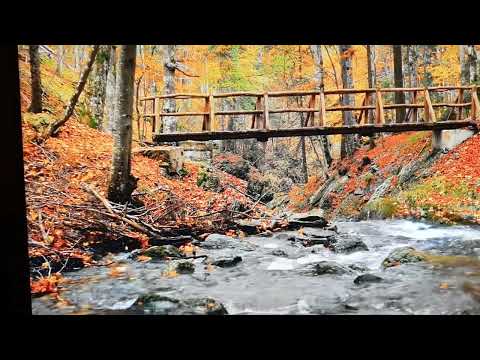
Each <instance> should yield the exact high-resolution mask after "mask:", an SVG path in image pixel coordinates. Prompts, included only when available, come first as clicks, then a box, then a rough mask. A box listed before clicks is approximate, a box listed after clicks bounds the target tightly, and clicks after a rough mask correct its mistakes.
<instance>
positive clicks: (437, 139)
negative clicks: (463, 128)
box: [432, 130, 442, 152]
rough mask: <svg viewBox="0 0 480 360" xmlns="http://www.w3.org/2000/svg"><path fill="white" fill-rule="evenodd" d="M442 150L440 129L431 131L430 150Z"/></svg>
mask: <svg viewBox="0 0 480 360" xmlns="http://www.w3.org/2000/svg"><path fill="white" fill-rule="evenodd" d="M439 150H442V130H433V133H432V152H437V151H439Z"/></svg>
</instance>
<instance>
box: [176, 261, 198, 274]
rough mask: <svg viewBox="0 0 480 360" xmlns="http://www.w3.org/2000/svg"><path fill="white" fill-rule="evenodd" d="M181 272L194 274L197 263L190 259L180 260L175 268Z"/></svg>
mask: <svg viewBox="0 0 480 360" xmlns="http://www.w3.org/2000/svg"><path fill="white" fill-rule="evenodd" d="M175 270H176V271H177V272H178V273H179V274H192V273H193V272H195V265H194V264H193V263H191V262H190V261H182V262H179V263H178V264H177V266H176V268H175Z"/></svg>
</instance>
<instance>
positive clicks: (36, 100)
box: [28, 45, 42, 113]
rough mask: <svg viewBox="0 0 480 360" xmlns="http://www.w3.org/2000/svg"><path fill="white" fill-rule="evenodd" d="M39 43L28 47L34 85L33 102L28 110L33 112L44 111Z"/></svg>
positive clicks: (32, 83)
mask: <svg viewBox="0 0 480 360" xmlns="http://www.w3.org/2000/svg"><path fill="white" fill-rule="evenodd" d="M38 48H39V45H30V46H29V48H28V51H29V54H30V76H31V85H32V102H31V104H30V107H29V108H28V111H30V112H32V113H40V112H42V79H41V76H40V55H39V53H38Z"/></svg>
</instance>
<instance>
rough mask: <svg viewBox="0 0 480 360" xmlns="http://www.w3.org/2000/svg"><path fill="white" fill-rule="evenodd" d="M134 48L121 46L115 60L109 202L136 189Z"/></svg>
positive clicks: (125, 198)
mask: <svg viewBox="0 0 480 360" xmlns="http://www.w3.org/2000/svg"><path fill="white" fill-rule="evenodd" d="M136 53H137V47H136V45H121V46H120V55H119V59H118V75H117V76H118V78H117V91H116V97H115V102H116V106H115V117H114V124H113V157H112V168H111V174H110V183H109V185H108V199H109V200H110V201H114V202H117V203H125V202H127V201H128V200H129V199H130V197H131V195H132V192H133V190H135V188H136V182H137V179H136V178H134V177H133V176H132V174H131V153H132V113H133V86H134V80H135V60H136V59H135V58H136Z"/></svg>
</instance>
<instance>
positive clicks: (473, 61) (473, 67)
mask: <svg viewBox="0 0 480 360" xmlns="http://www.w3.org/2000/svg"><path fill="white" fill-rule="evenodd" d="M466 56H467V64H468V75H469V82H470V84H474V83H476V82H477V81H478V72H477V60H478V59H477V51H476V50H475V45H467V46H466Z"/></svg>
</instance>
